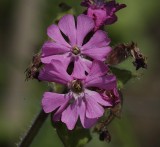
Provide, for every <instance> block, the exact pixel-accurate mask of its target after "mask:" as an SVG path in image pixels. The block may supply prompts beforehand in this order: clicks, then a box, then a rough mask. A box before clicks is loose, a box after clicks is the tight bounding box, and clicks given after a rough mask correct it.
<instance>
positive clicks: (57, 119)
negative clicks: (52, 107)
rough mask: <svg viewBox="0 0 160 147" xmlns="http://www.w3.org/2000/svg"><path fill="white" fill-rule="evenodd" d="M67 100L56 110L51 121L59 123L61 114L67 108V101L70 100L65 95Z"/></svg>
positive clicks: (68, 96)
mask: <svg viewBox="0 0 160 147" xmlns="http://www.w3.org/2000/svg"><path fill="white" fill-rule="evenodd" d="M66 98H67V100H66V101H65V102H64V103H63V104H62V105H61V106H60V107H59V108H58V110H57V111H56V112H55V113H54V116H53V121H60V120H61V116H62V112H63V111H64V110H65V109H66V108H67V105H68V101H69V100H70V99H71V98H72V97H70V95H69V94H67V95H66Z"/></svg>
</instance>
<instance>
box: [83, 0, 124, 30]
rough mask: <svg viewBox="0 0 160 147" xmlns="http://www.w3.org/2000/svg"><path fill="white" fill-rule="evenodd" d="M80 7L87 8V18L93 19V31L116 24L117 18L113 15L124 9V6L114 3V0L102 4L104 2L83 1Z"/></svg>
mask: <svg viewBox="0 0 160 147" xmlns="http://www.w3.org/2000/svg"><path fill="white" fill-rule="evenodd" d="M81 5H82V6H85V7H88V9H87V16H89V17H91V18H93V19H94V21H95V30H98V29H99V28H100V27H102V26H104V25H109V24H113V23H114V22H116V21H117V16H116V15H115V13H116V12H117V11H118V10H120V9H122V8H124V7H126V5H125V4H119V3H116V2H115V0H112V1H109V2H104V0H84V1H83V2H82V3H81Z"/></svg>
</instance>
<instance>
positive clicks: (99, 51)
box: [82, 46, 112, 61]
mask: <svg viewBox="0 0 160 147" xmlns="http://www.w3.org/2000/svg"><path fill="white" fill-rule="evenodd" d="M111 50H112V48H111V47H109V46H107V47H102V48H90V49H87V50H84V51H83V52H82V54H85V55H87V56H88V57H91V58H92V59H95V60H99V61H105V59H106V58H107V55H108V54H109V53H110V51H111Z"/></svg>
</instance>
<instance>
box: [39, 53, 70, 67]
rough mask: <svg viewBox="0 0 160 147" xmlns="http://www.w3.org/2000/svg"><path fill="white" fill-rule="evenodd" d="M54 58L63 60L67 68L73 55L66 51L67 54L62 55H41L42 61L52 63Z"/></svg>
mask: <svg viewBox="0 0 160 147" xmlns="http://www.w3.org/2000/svg"><path fill="white" fill-rule="evenodd" d="M52 60H60V61H63V67H64V68H65V69H67V67H68V65H69V63H70V62H71V60H72V58H71V55H70V53H65V54H62V55H51V56H47V57H43V55H42V57H41V61H42V63H45V64H46V63H47V64H48V63H51V61H52Z"/></svg>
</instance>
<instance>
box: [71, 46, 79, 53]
mask: <svg viewBox="0 0 160 147" xmlns="http://www.w3.org/2000/svg"><path fill="white" fill-rule="evenodd" d="M72 53H73V54H75V55H78V54H79V53H80V49H79V48H78V47H77V46H75V47H73V48H72Z"/></svg>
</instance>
